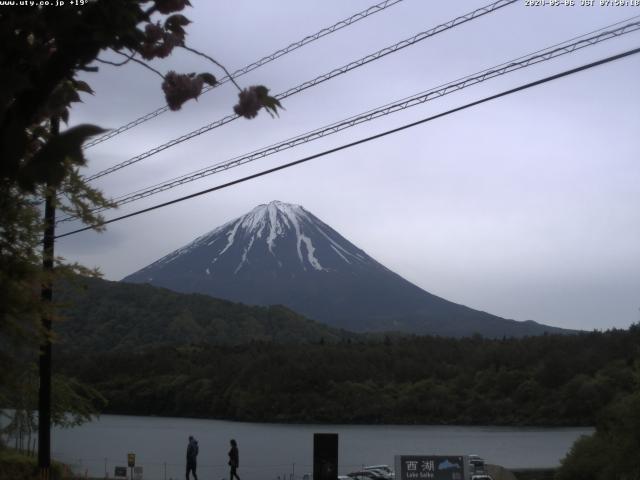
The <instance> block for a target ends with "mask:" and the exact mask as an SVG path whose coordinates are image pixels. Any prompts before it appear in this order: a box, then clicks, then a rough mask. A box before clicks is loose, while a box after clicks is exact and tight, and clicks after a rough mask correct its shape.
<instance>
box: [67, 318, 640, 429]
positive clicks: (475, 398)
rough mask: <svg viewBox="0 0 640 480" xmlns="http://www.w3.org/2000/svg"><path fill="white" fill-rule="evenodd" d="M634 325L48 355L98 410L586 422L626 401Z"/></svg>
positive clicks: (635, 349)
mask: <svg viewBox="0 0 640 480" xmlns="http://www.w3.org/2000/svg"><path fill="white" fill-rule="evenodd" d="M639 346H640V326H638V325H635V326H632V327H631V328H630V329H629V330H614V331H608V332H593V333H584V334H579V335H570V336H566V335H565V336H555V335H547V336H541V337H528V338H524V339H502V340H490V339H484V338H482V337H480V336H475V337H472V338H465V339H449V338H439V337H404V338H386V339H385V340H384V341H362V340H350V339H347V340H343V341H341V342H338V343H330V342H323V341H319V342H316V343H314V344H306V345H299V344H298V345H285V344H278V343H264V342H252V343H249V344H245V345H238V346H206V345H195V344H194V345H191V346H183V347H172V346H164V347H158V348H152V349H147V350H145V351H139V352H136V351H112V352H103V353H94V354H86V353H84V354H82V355H79V354H77V353H74V352H69V351H60V352H59V353H57V361H58V365H59V366H60V368H61V371H63V372H64V373H65V374H67V375H70V376H73V377H76V378H78V379H80V380H81V381H83V382H86V383H88V384H89V385H91V386H93V387H95V388H97V389H98V390H99V391H100V392H101V393H102V394H103V395H104V396H105V397H106V398H107V399H108V401H109V405H108V407H107V410H106V412H110V413H130V414H140V415H171V416H195V417H209V418H228V419H236V420H247V421H284V422H331V423H334V422H350V423H425V424H494V425H594V424H595V423H596V422H597V420H598V415H599V412H601V411H602V410H603V408H605V407H606V406H607V405H609V404H611V403H612V402H615V401H617V400H619V399H620V398H622V397H624V396H625V395H629V394H631V393H633V391H634V389H637V386H634V385H635V384H634V375H637V373H638V369H639V368H640V351H639V350H640V347H639Z"/></svg>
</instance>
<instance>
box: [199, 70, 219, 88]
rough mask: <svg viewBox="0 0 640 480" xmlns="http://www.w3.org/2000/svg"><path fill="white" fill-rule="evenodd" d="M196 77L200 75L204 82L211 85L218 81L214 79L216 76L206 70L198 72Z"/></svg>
mask: <svg viewBox="0 0 640 480" xmlns="http://www.w3.org/2000/svg"><path fill="white" fill-rule="evenodd" d="M198 77H200V78H201V79H202V81H203V82H204V83H207V84H209V85H211V86H212V87H213V86H214V85H215V84H216V83H218V81H217V80H216V77H214V76H213V75H211V74H210V73H208V72H205V73H200V74H199V75H198Z"/></svg>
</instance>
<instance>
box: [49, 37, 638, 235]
mask: <svg viewBox="0 0 640 480" xmlns="http://www.w3.org/2000/svg"><path fill="white" fill-rule="evenodd" d="M637 53H640V48H635V49H632V50H628V51H626V52H623V53H619V54H617V55H612V56H610V57H606V58H604V59H602V60H598V61H596V62H592V63H588V64H586V65H582V66H580V67H576V68H572V69H570V70H565V71H564V72H561V73H557V74H555V75H551V76H549V77H545V78H542V79H540V80H536V81H534V82H530V83H526V84H524V85H520V86H519V87H515V88H512V89H509V90H505V91H503V92H500V93H497V94H495V95H491V96H488V97H484V98H482V99H480V100H476V101H475V102H471V103H467V104H465V105H462V106H460V107H456V108H453V109H451V110H447V111H446V112H442V113H439V114H437V115H432V116H430V117H426V118H423V119H421V120H418V121H415V122H412V123H408V124H405V125H403V126H401V127H397V128H393V129H391V130H386V131H384V132H382V133H378V134H376V135H371V136H369V137H365V138H362V139H360V140H356V141H354V142H351V143H347V144H344V145H341V146H339V147H335V148H331V149H329V150H325V151H323V152H320V153H316V154H314V155H310V156H308V157H304V158H301V159H299V160H296V161H293V162H289V163H286V164H284V165H280V166H278V167H274V168H270V169H268V170H263V171H262V172H258V173H254V174H253V175H248V176H246V177H242V178H239V179H236V180H233V181H231V182H227V183H224V184H222V185H217V186H215V187H211V188H207V189H205V190H201V191H199V192H196V193H192V194H190V195H186V196H183V197H179V198H176V199H173V200H170V201H168V202H164V203H160V204H157V205H154V206H151V207H147V208H143V209H141V210H137V211H135V212H132V213H129V214H126V215H122V216H119V217H116V218H112V219H110V220H106V221H104V222H102V223H100V226H103V225H107V224H109V223H114V222H117V221H120V220H124V219H126V218H131V217H135V216H137V215H141V214H143V213H147V212H150V211H152V210H157V209H160V208H164V207H168V206H169V205H173V204H175V203H180V202H183V201H185V200H189V199H191V198H195V197H199V196H201V195H205V194H207V193H211V192H215V191H217V190H222V189H224V188H227V187H231V186H233V185H238V184H240V183H243V182H246V181H248V180H253V179H254V178H258V177H262V176H265V175H268V174H271V173H274V172H277V171H280V170H284V169H286V168H289V167H293V166H295V165H299V164H301V163H305V162H308V161H310V160H314V159H316V158H319V157H323V156H325V155H329V154H331V153H335V152H339V151H341V150H345V149H347V148H351V147H354V146H356V145H360V144H363V143H367V142H370V141H372V140H376V139H378V138H382V137H386V136H387V135H391V134H394V133H398V132H400V131H403V130H407V129H409V128H412V127H415V126H417V125H421V124H423V123H427V122H430V121H432V120H435V119H438V118H441V117H444V116H447V115H451V114H452V113H456V112H459V111H462V110H466V109H468V108H471V107H474V106H476V105H480V104H482V103H486V102H489V101H491V100H496V99H498V98H501V97H504V96H507V95H511V94H513V93H516V92H520V91H522V90H526V89H529V88H532V87H535V86H538V85H542V84H544V83H548V82H551V81H553V80H557V79H559V78H562V77H566V76H569V75H573V74H575V73H578V72H582V71H584V70H588V69H590V68H594V67H597V66H600V65H604V64H606V63H609V62H613V61H615V60H620V59H622V58H625V57H628V56H631V55H635V54H637ZM91 229H93V227H83V228H79V229H77V230H73V231H71V232H67V233H64V234H62V235H58V236H56V237H55V238H62V237H67V236H69V235H74V234H76V233H80V232H84V231H86V230H91Z"/></svg>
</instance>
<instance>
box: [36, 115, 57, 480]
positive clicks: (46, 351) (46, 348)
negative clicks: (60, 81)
mask: <svg viewBox="0 0 640 480" xmlns="http://www.w3.org/2000/svg"><path fill="white" fill-rule="evenodd" d="M59 132H60V119H59V118H58V117H53V118H52V119H51V135H52V136H55V135H58V133H59ZM55 201H56V192H55V189H54V188H52V187H51V186H50V185H49V184H48V183H47V185H46V193H45V207H44V238H43V240H42V273H43V282H42V290H41V294H40V298H41V300H42V330H43V339H42V343H41V344H40V388H39V391H38V469H39V470H40V480H49V478H50V467H51V302H52V300H53V285H52V274H53V259H54V251H53V246H54V237H55V224H56V207H55Z"/></svg>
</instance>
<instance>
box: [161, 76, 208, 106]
mask: <svg viewBox="0 0 640 480" xmlns="http://www.w3.org/2000/svg"><path fill="white" fill-rule="evenodd" d="M203 83H204V82H203V80H202V77H200V76H199V75H198V76H196V75H195V74H193V73H191V74H184V73H176V72H174V71H173V70H172V71H170V72H169V73H167V75H166V76H165V78H164V82H162V91H163V92H164V96H165V98H166V99H167V105H169V108H170V109H171V110H180V107H182V104H183V103H184V102H186V101H187V100H190V99H192V98H198V96H199V95H200V92H202V85H203Z"/></svg>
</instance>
